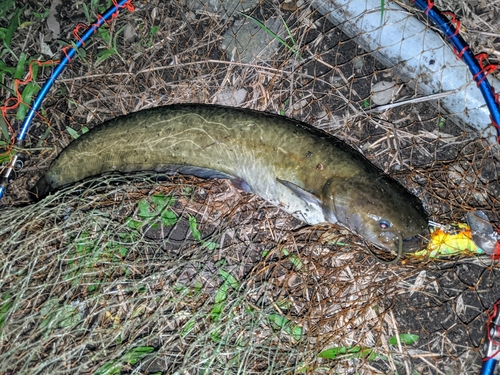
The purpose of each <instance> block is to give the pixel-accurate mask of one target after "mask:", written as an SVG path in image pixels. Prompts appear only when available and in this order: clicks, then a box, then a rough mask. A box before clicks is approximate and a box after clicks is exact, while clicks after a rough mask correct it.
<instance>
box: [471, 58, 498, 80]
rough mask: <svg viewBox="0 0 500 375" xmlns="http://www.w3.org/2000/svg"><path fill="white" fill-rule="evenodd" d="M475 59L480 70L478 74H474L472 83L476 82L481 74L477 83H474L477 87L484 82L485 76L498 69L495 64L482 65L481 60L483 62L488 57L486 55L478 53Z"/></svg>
mask: <svg viewBox="0 0 500 375" xmlns="http://www.w3.org/2000/svg"><path fill="white" fill-rule="evenodd" d="M475 57H476V59H477V62H478V64H479V67H480V68H481V70H480V71H479V72H477V73H476V74H474V77H473V78H474V81H476V79H477V77H478V76H479V75H481V74H483V77H482V78H481V79H480V80H479V81H476V82H477V86H478V87H479V85H480V84H481V83H482V82H483V81H484V79H485V78H486V76H487V75H488V74H490V73H492V72H494V71H495V70H496V69H497V68H498V65H496V64H488V65H486V66H485V65H484V64H483V60H485V59H486V58H488V55H487V54H486V53H484V52H483V53H479V54H477V55H476V56H475Z"/></svg>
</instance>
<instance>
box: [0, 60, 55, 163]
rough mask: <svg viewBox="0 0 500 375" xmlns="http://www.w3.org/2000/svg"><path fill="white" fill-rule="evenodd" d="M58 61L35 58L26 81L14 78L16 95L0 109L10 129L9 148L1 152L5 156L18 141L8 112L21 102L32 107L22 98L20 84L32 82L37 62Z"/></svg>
mask: <svg viewBox="0 0 500 375" xmlns="http://www.w3.org/2000/svg"><path fill="white" fill-rule="evenodd" d="M58 63H59V61H58V60H49V61H43V62H42V61H38V60H33V61H32V62H30V64H29V71H28V75H27V77H26V79H25V80H24V81H21V80H20V79H15V80H14V92H15V94H16V96H13V97H11V98H8V99H7V100H6V101H5V102H4V104H3V106H1V107H0V111H1V112H2V117H3V119H4V121H5V123H6V124H7V127H8V128H9V131H10V144H9V146H8V147H7V150H6V151H5V152H4V153H2V154H0V156H5V155H7V154H9V153H10V152H11V151H12V149H13V148H14V144H15V142H16V136H15V131H14V128H13V127H12V125H11V124H10V122H9V120H8V119H7V112H8V111H13V110H15V109H16V108H18V107H19V105H20V104H24V105H26V106H27V107H28V108H30V109H31V106H30V105H29V104H28V103H25V102H23V99H22V98H23V96H22V93H21V92H20V91H19V86H20V85H26V84H28V83H29V82H31V80H32V79H33V65H34V64H37V65H38V66H45V65H54V64H58ZM10 102H13V104H11V105H9V103H10ZM36 114H37V115H38V116H40V117H41V118H42V119H44V120H45V121H47V122H48V120H47V119H46V118H45V117H43V116H42V115H41V114H40V113H38V112H37V113H36Z"/></svg>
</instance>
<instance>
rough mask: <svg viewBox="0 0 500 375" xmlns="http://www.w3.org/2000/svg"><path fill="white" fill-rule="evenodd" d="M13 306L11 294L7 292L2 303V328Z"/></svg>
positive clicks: (0, 315) (0, 323)
mask: <svg viewBox="0 0 500 375" xmlns="http://www.w3.org/2000/svg"><path fill="white" fill-rule="evenodd" d="M11 308H12V301H11V300H10V294H9V293H5V294H4V296H3V301H2V305H1V306H0V329H2V327H3V325H4V323H5V321H6V320H7V315H8V314H9V311H10V309H11ZM0 336H1V333H0Z"/></svg>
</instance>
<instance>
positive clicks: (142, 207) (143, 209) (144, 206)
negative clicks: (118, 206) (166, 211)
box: [137, 199, 155, 219]
mask: <svg viewBox="0 0 500 375" xmlns="http://www.w3.org/2000/svg"><path fill="white" fill-rule="evenodd" d="M137 206H138V207H139V217H141V218H143V219H147V218H149V217H152V216H155V214H151V212H150V210H149V202H148V201H147V200H146V199H141V200H140V201H139V203H138V204H137Z"/></svg>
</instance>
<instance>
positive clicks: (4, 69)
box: [0, 33, 16, 80]
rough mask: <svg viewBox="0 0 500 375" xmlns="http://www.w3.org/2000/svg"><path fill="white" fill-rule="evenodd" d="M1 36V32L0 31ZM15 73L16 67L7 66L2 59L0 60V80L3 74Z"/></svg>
mask: <svg viewBox="0 0 500 375" xmlns="http://www.w3.org/2000/svg"><path fill="white" fill-rule="evenodd" d="M0 38H1V33H0ZM15 73H16V68H14V67H12V66H8V65H7V64H5V63H4V62H3V61H2V60H0V80H1V79H2V77H3V75H4V74H7V75H14V74H15Z"/></svg>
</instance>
